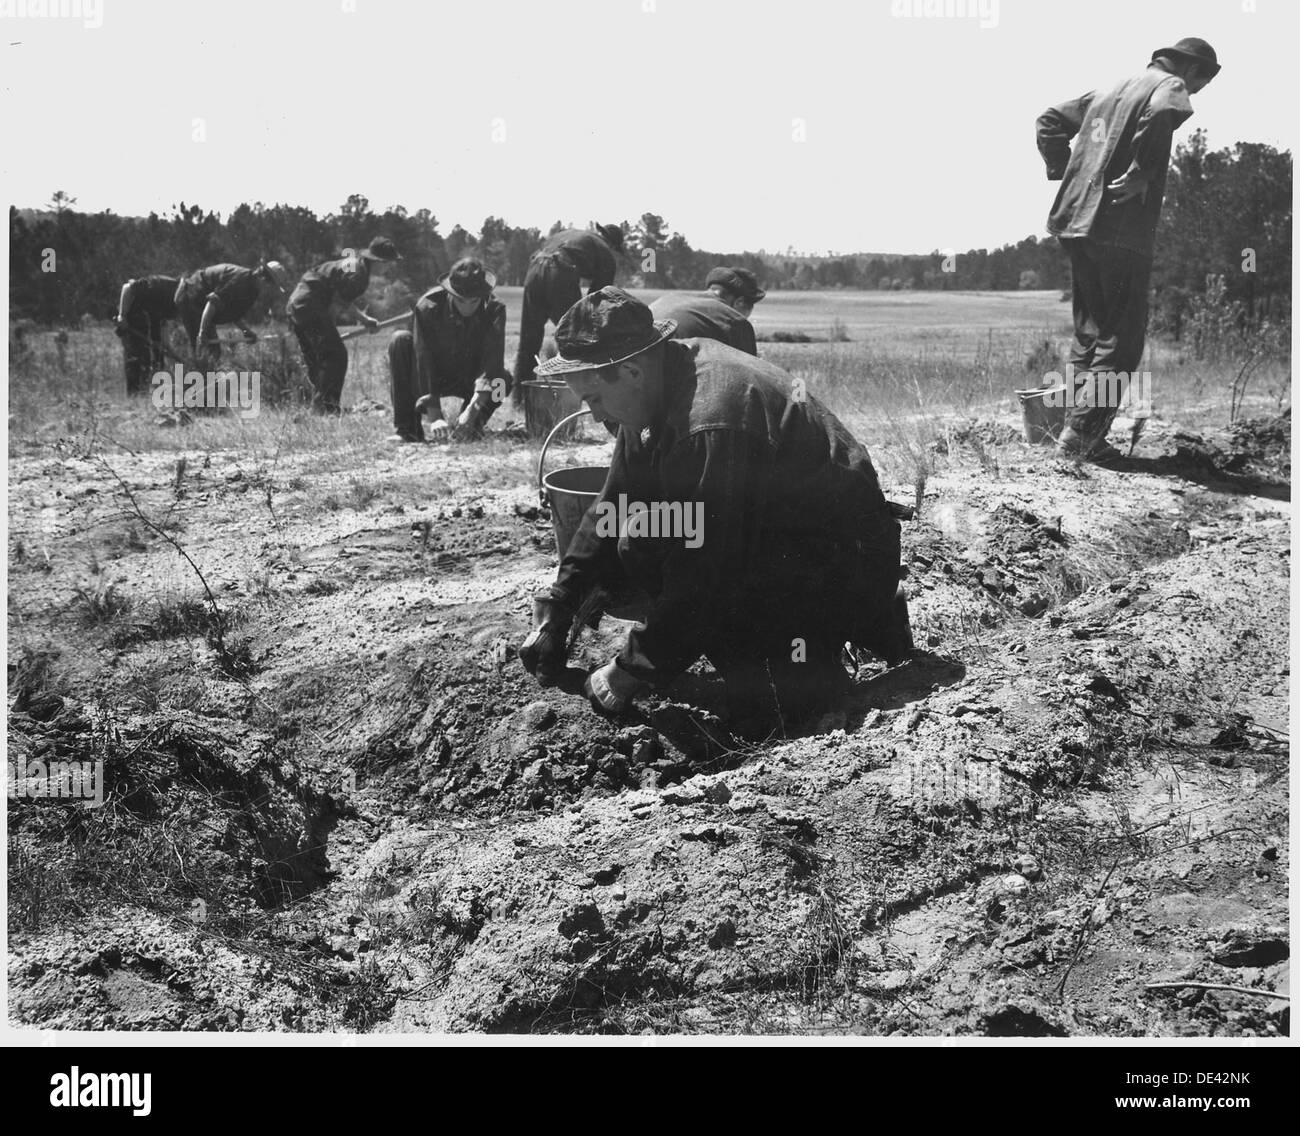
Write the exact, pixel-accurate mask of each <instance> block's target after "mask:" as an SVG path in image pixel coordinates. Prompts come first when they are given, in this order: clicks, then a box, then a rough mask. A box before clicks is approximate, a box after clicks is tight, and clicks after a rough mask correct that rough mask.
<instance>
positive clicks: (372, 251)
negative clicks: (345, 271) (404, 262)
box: [357, 237, 402, 260]
mask: <svg viewBox="0 0 1300 1136" xmlns="http://www.w3.org/2000/svg"><path fill="white" fill-rule="evenodd" d="M357 255H358V256H360V257H363V258H364V259H366V260H401V259H402V254H401V253H399V252H398V251H397V246H396V245H395V244H393V242H392V241H390V240H389V239H388V238H387V237H376V238H375V239H374V240H373V241H371V242H370V244H369V246H368V247H366V248H363V249H362V250H361V251H360V252H359V253H357Z"/></svg>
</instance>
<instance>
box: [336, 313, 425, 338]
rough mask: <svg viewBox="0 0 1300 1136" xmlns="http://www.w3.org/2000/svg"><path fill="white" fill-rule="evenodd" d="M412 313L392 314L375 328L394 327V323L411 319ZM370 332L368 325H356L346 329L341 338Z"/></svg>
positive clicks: (377, 329) (354, 336)
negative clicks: (348, 329) (349, 329)
mask: <svg viewBox="0 0 1300 1136" xmlns="http://www.w3.org/2000/svg"><path fill="white" fill-rule="evenodd" d="M412 314H413V313H411V312H405V313H403V314H402V315H400V316H392V317H390V318H389V319H386V320H380V321H379V325H378V327H376V328H375V330H376V331H379V330H380V328H385V327H392V326H393V325H394V324H399V323H401V322H402V321H403V320H409V319H410V318H411V316H412ZM369 334H370V329H369V328H368V327H354V328H353V329H352V330H351V331H345V332H344V333H343V334H342V335H340V336H339V338H340V339H356V337H357V336H358V335H369Z"/></svg>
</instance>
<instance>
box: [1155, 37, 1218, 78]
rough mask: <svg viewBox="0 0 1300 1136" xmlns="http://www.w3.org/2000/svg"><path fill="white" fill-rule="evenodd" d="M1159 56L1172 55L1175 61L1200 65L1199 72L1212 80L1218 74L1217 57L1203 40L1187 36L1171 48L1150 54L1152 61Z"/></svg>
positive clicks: (1163, 48) (1164, 48)
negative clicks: (1179, 60) (1180, 60)
mask: <svg viewBox="0 0 1300 1136" xmlns="http://www.w3.org/2000/svg"><path fill="white" fill-rule="evenodd" d="M1161 55H1172V56H1174V57H1175V58H1177V59H1187V60H1190V61H1191V62H1192V63H1199V64H1200V65H1201V72H1202V73H1203V74H1206V75H1208V76H1209V77H1210V78H1211V79H1213V78H1214V77H1215V76H1216V75H1217V74H1218V73H1219V57H1218V56H1217V55H1216V54H1215V53H1214V48H1212V47H1211V46H1210V45H1209V44H1208V43H1206V42H1205V40H1203V39H1197V38H1196V37H1195V36H1189V37H1188V38H1187V39H1180V40H1179V41H1178V42H1177V43H1176V44H1174V46H1173V47H1162V48H1160V49H1158V50H1157V51H1153V52H1152V53H1151V58H1152V60H1155V59H1156V58H1157V57H1159V56H1161Z"/></svg>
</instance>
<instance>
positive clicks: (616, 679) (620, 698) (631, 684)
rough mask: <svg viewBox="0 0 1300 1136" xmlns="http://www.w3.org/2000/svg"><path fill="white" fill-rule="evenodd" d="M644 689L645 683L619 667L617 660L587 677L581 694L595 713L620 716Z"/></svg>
mask: <svg viewBox="0 0 1300 1136" xmlns="http://www.w3.org/2000/svg"><path fill="white" fill-rule="evenodd" d="M646 687H647V684H646V683H644V682H642V681H641V680H640V679H639V678H635V677H634V676H632V675H630V674H628V673H627V671H625V670H624V669H623V668H622V667H620V666H619V665H618V660H617V659H611V660H610V661H609V662H608V663H606V664H605V665H604V666H603V667H600V668H598V669H597V670H594V671H592V672H591V674H589V675H588V676H587V681H586V682H585V683H583V686H582V693H583V694H585V695H586V696H587V697H588V698H589V699H590V700H591V704H592V706H593V707H594V708H595V709H596V710H597V711H599V712H601V713H604V714H621V713H622V712H623V711H624V710H626V709H627V708H628V706H629V705H631V703H632V699H634V698H635V697H636V696H637V695H639V694H641V693H643V692H644V691H645V690H646Z"/></svg>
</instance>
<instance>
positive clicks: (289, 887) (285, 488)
mask: <svg viewBox="0 0 1300 1136" xmlns="http://www.w3.org/2000/svg"><path fill="white" fill-rule="evenodd" d="M1009 425H1010V424H1009V423H994V422H987V421H986V422H959V423H955V424H954V426H953V428H952V429H951V430H949V431H948V433H947V439H948V440H947V442H946V443H945V444H944V445H943V446H942V447H941V452H939V453H937V454H935V455H934V460H935V464H936V470H937V472H936V474H935V475H934V476H933V477H932V478H931V479H930V480H929V481H928V483H927V485H926V486H925V490H924V497H923V500H922V502H921V510H920V513H919V516H918V519H917V520H915V521H913V522H911V523H909V524H907V525H905V526H904V548H905V556H906V559H907V563H908V567H909V572H910V577H909V580H908V588H909V592H910V594H911V596H912V600H911V605H912V619H913V626H914V631H915V634H916V638H917V642H918V645H919V646H922V647H924V648H925V650H924V651H923V652H922V653H920V654H918V657H917V658H916V659H914V660H912V661H911V662H909V663H906V664H904V665H903V666H900V667H897V668H894V669H893V670H889V671H886V670H885V669H884V667H883V665H882V664H880V663H878V662H875V661H871V660H861V666H860V668H859V670H858V673H857V675H856V678H855V688H854V694H853V696H852V698H851V699H850V700H849V701H848V703H847V704H846V705H845V707H844V710H843V712H842V713H838V714H832V715H830V716H828V717H827V719H825V720H823V721H822V722H821V723H819V724H818V727H817V729H816V730H815V731H813V732H811V733H807V734H805V735H803V736H792V737H785V738H779V737H774V738H771V739H769V740H768V741H766V742H763V743H755V742H752V741H740V740H737V739H734V738H732V737H731V735H730V734H728V733H727V730H726V728H725V724H724V723H723V722H722V721H721V720H720V719H719V718H718V717H717V716H716V714H714V713H712V712H711V710H716V709H717V706H718V704H717V697H718V684H717V682H716V680H715V679H713V678H712V676H711V675H710V674H709V673H708V670H707V667H705V666H703V665H701V666H700V667H699V668H698V669H697V673H693V674H691V675H688V676H686V677H685V678H684V679H683V680H682V682H681V684H680V685H679V686H678V687H677V688H675V689H674V690H672V691H669V692H667V693H666V694H665V695H664V696H662V697H656V698H652V699H649V700H647V701H646V702H645V704H644V705H642V706H641V707H640V708H639V709H638V710H637V711H636V712H635V713H634V714H632V715H630V716H629V717H628V719H627V720H625V721H618V722H607V721H603V720H601V719H599V718H597V717H596V716H594V715H593V714H592V713H591V712H590V711H589V710H588V709H587V707H586V705H585V703H584V702H583V700H582V699H580V698H578V697H575V696H573V695H571V694H566V693H564V692H562V691H560V690H541V689H539V688H538V687H537V686H536V685H535V684H534V683H533V682H532V680H531V679H530V678H529V677H528V676H527V675H526V674H525V673H524V672H523V670H522V668H521V667H520V666H519V663H518V660H517V659H516V658H515V657H514V647H515V645H517V644H518V642H519V641H520V640H521V639H522V637H523V635H524V634H525V633H526V630H527V625H528V618H529V611H530V597H531V594H532V592H533V591H534V590H535V589H536V588H537V587H538V586H540V585H542V584H543V583H545V582H546V581H547V580H548V579H549V578H550V577H551V575H552V573H553V571H554V565H555V555H554V542H553V538H552V533H551V527H550V523H549V520H548V518H547V516H546V514H545V513H544V512H539V510H538V501H537V496H536V492H535V489H534V487H533V486H532V484H531V479H530V476H529V470H530V467H531V463H532V462H533V461H535V458H536V447H535V446H533V445H530V444H525V443H521V442H518V441H512V440H510V439H508V438H505V437H496V438H494V439H491V440H489V441H487V442H485V443H483V444H481V445H477V446H462V447H436V446H429V447H409V448H405V449H400V450H392V449H380V448H376V450H375V452H374V454H373V458H372V464H371V465H369V467H368V468H366V469H365V470H364V472H363V473H362V474H361V475H360V480H358V476H357V475H355V474H346V473H340V472H338V471H337V470H335V469H333V468H328V467H327V468H322V467H321V463H320V462H319V461H316V460H314V459H313V457H312V455H310V454H301V455H297V456H294V457H285V458H281V459H277V460H276V462H275V463H273V464H271V463H268V462H267V461H266V460H264V459H259V460H258V461H256V462H254V461H251V460H250V459H249V458H248V457H247V456H241V455H239V454H235V453H223V452H213V453H210V454H208V455H206V456H204V455H199V456H198V457H190V458H189V459H188V460H187V463H186V466H185V468H183V469H178V466H177V462H176V456H175V454H174V453H168V454H149V453H145V454H141V455H139V456H138V457H129V456H127V455H125V454H116V455H114V454H112V453H110V454H109V455H108V456H107V457H106V458H105V459H100V458H99V457H92V458H87V456H86V455H85V454H84V452H83V451H80V450H79V449H78V448H77V447H76V446H75V445H73V444H71V443H56V444H53V445H51V444H46V443H42V444H40V445H37V444H33V445H31V446H29V447H27V448H26V449H25V450H23V449H21V448H20V449H19V451H18V452H17V453H16V454H14V455H13V456H11V460H10V466H9V475H10V510H11V513H10V536H9V587H10V610H9V617H10V624H9V642H10V722H9V741H10V747H11V753H13V754H14V755H16V756H20V757H21V758H22V759H23V760H25V761H36V760H52V759H53V758H55V757H73V756H76V757H78V758H80V759H83V760H84V759H87V758H92V757H93V758H97V759H100V760H102V761H103V762H104V766H103V768H104V776H105V781H106V783H107V786H108V801H107V803H106V804H105V805H104V806H103V807H102V808H98V809H89V808H86V807H84V806H83V805H82V804H80V803H74V802H66V801H57V800H19V801H11V802H10V805H9V831H10V956H9V984H10V985H9V989H10V1010H9V1012H10V1018H11V1021H12V1022H13V1023H15V1024H18V1025H22V1026H27V1027H31V1028H44V1029H68V1028H82V1029H84V1028H90V1029H98V1028H119V1029H245V1030H247V1029H270V1030H277V1029H288V1030H372V1029H373V1030H410V1031H430V1030H436V1031H443V1030H446V1031H462V1030H478V1031H518V1032H533V1031H584V1032H591V1031H607V1032H633V1033H662V1032H691V1033H699V1032H738V1031H746V1032H748V1031H757V1032H782V1033H785V1032H789V1033H808V1032H861V1033H873V1034H875V1033H886V1034H963V1033H965V1034H985V1035H1057V1036H1065V1035H1069V1036H1153V1035H1157V1036H1164V1035H1191V1036H1212V1035H1213V1036H1246V1037H1249V1036H1258V1037H1264V1036H1271V1035H1276V1034H1286V1033H1288V1032H1289V1010H1288V1008H1287V1003H1286V1002H1285V1001H1283V1000H1282V999H1279V998H1275V997H1269V996H1268V992H1269V991H1275V992H1281V993H1285V992H1287V991H1288V990H1289V985H1288V981H1289V980H1288V973H1289V972H1288V959H1289V929H1288V926H1287V884H1288V878H1287V865H1288V863H1289V843H1288V832H1287V828H1286V820H1287V807H1288V800H1287V792H1288V780H1287V740H1288V730H1289V719H1288V701H1287V695H1288V686H1289V669H1288V662H1287V628H1288V619H1289V609H1288V579H1289V570H1290V557H1289V553H1290V500H1289V497H1290V491H1289V475H1290V468H1289V460H1290V458H1289V454H1290V423H1289V418H1288V419H1283V420H1275V421H1274V422H1272V423H1269V424H1262V425H1260V426H1258V427H1256V428H1252V429H1250V430H1246V431H1238V432H1237V433H1236V434H1235V435H1233V434H1230V433H1228V432H1227V431H1219V432H1207V433H1206V434H1204V435H1203V436H1198V437H1191V436H1188V435H1183V434H1179V433H1177V431H1176V430H1175V428H1174V427H1172V426H1170V425H1169V424H1167V423H1165V424H1162V423H1159V422H1157V423H1155V424H1153V426H1152V428H1151V429H1150V430H1149V431H1148V433H1147V434H1146V436H1145V437H1144V438H1143V440H1142V443H1141V445H1140V447H1139V449H1138V452H1137V456H1136V458H1135V459H1134V461H1133V462H1132V464H1131V465H1130V467H1129V468H1127V469H1124V470H1121V471H1112V470H1103V469H1098V468H1095V467H1080V466H1076V465H1073V464H1069V463H1061V462H1058V461H1056V460H1055V459H1054V458H1053V457H1052V456H1051V454H1050V452H1046V451H1043V450H1041V449H1038V448H1034V447H1028V446H1026V445H1024V444H1023V443H1022V442H1021V441H1020V440H1019V437H1018V434H1017V433H1016V431H1015V430H1013V429H1010V428H1009ZM868 441H869V439H868ZM604 452H605V451H604V450H603V449H601V448H599V447H595V446H571V447H567V448H566V449H565V450H564V451H563V454H562V459H561V460H562V461H563V463H564V464H588V463H599V462H600V461H601V459H602V455H603V453H604ZM110 470H111V471H112V472H110ZM114 474H116V476H114ZM119 479H120V480H119ZM430 487H434V488H430ZM127 490H129V492H130V495H131V497H133V498H134V501H135V503H136V504H135V505H132V504H131V502H130V501H129V500H128V493H127ZM887 490H888V492H889V493H890V495H891V496H893V497H894V498H895V499H897V500H900V501H906V502H911V501H912V500H913V496H914V490H913V487H912V486H911V485H894V486H888V487H887ZM141 514H143V516H142V515H141ZM168 537H170V538H171V540H174V541H176V542H177V543H179V545H180V546H181V547H182V548H183V549H184V551H185V553H186V554H187V555H188V557H189V558H190V560H191V561H192V562H193V565H194V566H197V568H198V569H199V570H200V571H201V573H202V575H203V577H204V579H205V580H206V583H207V586H208V588H210V590H211V595H212V601H213V602H215V604H216V605H217V606H218V607H219V608H220V610H221V611H222V613H223V618H224V621H225V622H224V625H223V628H224V629H223V634H222V636H221V637H220V638H218V637H216V636H214V635H213V634H212V633H211V630H210V627H205V620H206V615H205V607H204V604H205V600H204V593H203V590H202V588H201V587H200V585H199V580H198V577H197V575H196V572H195V571H194V569H193V568H192V567H191V565H190V563H188V562H187V561H186V560H185V559H183V558H182V557H181V556H180V555H179V554H178V552H177V551H176V549H175V547H173V545H172V544H171V543H169V540H168ZM206 610H207V611H210V606H209V607H208V608H207V609H206ZM625 626H626V624H620V623H619V622H618V621H616V620H612V619H607V620H606V621H605V622H604V623H603V624H602V625H601V627H600V629H599V630H598V631H595V632H587V633H584V637H583V638H582V640H580V642H579V643H578V645H577V647H576V650H575V662H576V663H578V664H580V665H591V664H594V663H597V662H600V661H603V660H604V659H605V658H607V657H608V655H609V653H611V651H612V650H613V649H614V646H615V644H616V643H617V641H618V636H619V633H620V630H621V628H622V627H625ZM205 630H206V631H207V633H206V634H205ZM692 707H703V709H702V710H701V709H693V708H692ZM1162 982H1163V983H1173V984H1175V985H1173V986H1169V987H1152V985H1151V984H1153V983H1162ZM1206 984H1220V985H1223V986H1237V987H1246V988H1249V989H1250V990H1251V991H1254V993H1240V992H1234V991H1231V990H1224V989H1208V988H1206Z"/></svg>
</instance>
